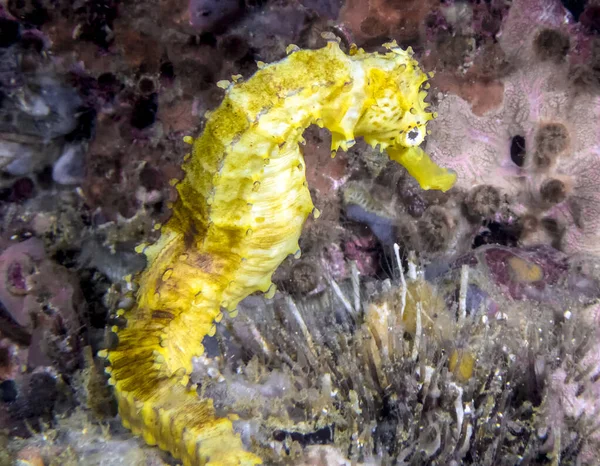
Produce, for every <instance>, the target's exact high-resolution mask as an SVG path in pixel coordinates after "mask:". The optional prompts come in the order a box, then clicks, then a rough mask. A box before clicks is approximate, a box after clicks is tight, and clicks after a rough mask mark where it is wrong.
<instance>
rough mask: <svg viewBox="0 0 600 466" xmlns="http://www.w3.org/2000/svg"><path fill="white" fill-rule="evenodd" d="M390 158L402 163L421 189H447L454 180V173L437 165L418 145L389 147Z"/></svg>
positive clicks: (444, 190) (452, 184)
mask: <svg viewBox="0 0 600 466" xmlns="http://www.w3.org/2000/svg"><path fill="white" fill-rule="evenodd" d="M387 153H388V155H389V157H390V159H391V160H394V161H396V162H398V163H399V164H400V165H402V166H403V167H404V168H406V170H408V173H410V175H411V176H412V177H413V178H414V179H415V180H417V181H418V183H419V185H420V186H421V188H423V189H426V190H428V189H437V190H440V191H443V192H446V191H448V190H449V189H450V188H451V187H452V186H454V183H455V182H456V173H453V172H451V171H450V170H448V169H446V168H442V167H440V166H439V165H437V164H436V163H435V162H434V161H433V160H431V158H429V156H428V155H427V154H426V153H425V151H423V149H421V148H420V147H389V148H388V149H387Z"/></svg>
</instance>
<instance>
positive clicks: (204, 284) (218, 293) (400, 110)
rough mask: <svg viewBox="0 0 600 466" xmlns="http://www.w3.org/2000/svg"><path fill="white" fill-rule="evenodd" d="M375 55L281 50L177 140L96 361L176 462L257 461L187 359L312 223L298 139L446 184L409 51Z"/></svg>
mask: <svg viewBox="0 0 600 466" xmlns="http://www.w3.org/2000/svg"><path fill="white" fill-rule="evenodd" d="M330 39H331V40H330ZM384 47H385V48H386V49H387V52H385V53H377V52H374V53H367V52H365V51H364V50H363V49H360V48H358V47H356V46H353V47H350V52H349V54H346V53H344V52H343V51H342V50H341V49H340V45H339V40H338V39H337V38H335V36H334V37H330V38H329V39H328V42H327V45H326V46H325V47H323V48H321V49H317V50H301V49H299V48H298V47H296V46H290V47H288V55H287V56H286V58H284V59H283V60H281V61H278V62H275V63H272V64H263V63H260V64H259V66H258V67H259V69H258V71H257V72H256V73H255V74H254V75H253V76H252V77H250V78H249V79H247V80H242V79H233V81H232V82H230V81H227V82H226V83H225V82H220V83H219V84H220V85H221V87H224V88H225V96H224V98H223V101H222V103H221V105H220V106H219V107H218V108H216V109H215V110H213V111H211V112H210V113H208V115H207V121H206V124H205V126H204V129H203V131H202V133H201V134H200V136H199V137H197V138H194V137H192V136H186V137H185V138H184V142H185V143H186V144H189V145H191V152H190V154H191V155H189V156H188V155H186V156H185V157H184V162H183V165H182V167H183V170H184V172H185V176H184V178H183V179H182V180H173V183H172V184H173V185H174V186H175V188H176V189H177V191H178V194H179V196H178V199H177V201H175V202H174V205H173V209H172V215H171V217H170V219H169V220H168V221H166V222H165V223H164V224H162V225H160V226H159V227H158V228H160V232H161V234H160V237H159V238H158V239H157V240H156V241H155V242H154V243H153V244H144V245H143V246H142V245H140V246H139V247H138V248H136V250H137V251H138V252H140V253H143V254H144V255H145V256H146V259H147V266H146V268H145V270H144V271H143V272H141V273H140V274H138V275H137V276H136V277H130V278H129V282H133V283H135V284H136V285H137V289H135V287H134V286H131V290H130V291H132V292H135V294H136V300H135V305H134V306H132V307H131V308H129V309H123V312H122V313H121V317H120V318H122V319H123V321H124V322H125V325H124V326H123V327H122V328H119V327H118V326H115V327H113V330H114V331H115V332H116V334H117V337H118V344H117V346H116V347H115V348H114V349H109V350H108V351H106V352H104V353H102V355H103V356H107V357H108V361H109V365H110V370H109V372H110V381H109V383H111V384H112V385H114V390H115V396H116V398H117V402H118V406H119V413H120V416H121V419H122V422H123V425H124V426H125V427H127V428H128V429H130V430H131V431H132V432H133V433H134V434H135V435H140V436H141V437H143V438H144V439H145V441H146V442H147V443H149V444H151V445H158V446H159V447H160V448H162V449H164V450H167V451H169V452H170V453H171V454H172V455H173V456H174V457H176V458H179V459H181V460H182V462H183V464H184V465H186V466H188V465H203V464H219V465H233V464H236V465H237V464H241V465H254V464H260V463H261V462H262V461H261V459H260V458H259V457H258V456H257V455H255V454H254V453H252V452H250V451H247V450H246V448H245V446H244V445H243V443H242V441H241V439H240V437H239V435H238V434H236V432H235V431H234V428H233V424H232V421H233V420H235V419H237V417H236V416H235V415H234V414H232V415H231V416H228V417H218V416H217V414H216V413H215V409H214V407H213V403H212V400H210V399H204V398H201V397H198V395H197V394H196V391H195V390H194V389H191V388H190V387H188V383H189V376H190V374H191V371H192V358H193V357H194V356H199V355H201V354H202V353H203V350H204V349H203V346H202V340H203V338H204V337H205V336H210V335H214V333H215V331H216V322H218V320H220V318H221V317H222V312H223V311H224V310H226V311H228V312H229V313H230V314H233V315H234V314H236V313H237V308H238V304H239V302H240V301H241V300H243V299H244V298H245V297H246V296H248V295H250V294H251V293H254V292H256V291H260V292H263V293H266V296H267V297H269V296H272V295H273V294H274V293H275V286H274V285H273V283H272V281H271V277H272V275H273V273H274V271H275V270H276V269H277V267H278V266H279V265H280V264H281V262H282V261H283V260H284V259H285V258H286V257H287V256H288V255H298V254H299V251H300V249H299V246H298V240H299V237H300V233H301V231H302V226H303V224H304V222H305V220H306V219H307V217H308V216H309V215H310V214H311V213H312V214H313V215H314V217H315V218H317V217H318V215H319V211H318V209H316V208H315V207H314V205H313V202H312V200H311V196H310V193H309V190H308V184H307V182H306V176H305V166H306V164H305V162H304V157H303V154H302V152H301V150H300V143H301V142H302V141H303V137H302V134H303V133H304V130H305V129H306V128H307V127H308V126H310V125H311V124H318V125H319V126H322V127H324V128H327V129H328V130H329V131H330V132H331V134H332V143H331V150H332V153H335V152H336V151H337V150H339V149H340V148H341V149H343V150H345V149H347V148H349V147H351V146H352V145H353V144H354V143H355V141H356V139H357V138H360V137H362V138H364V139H365V140H366V142H367V143H368V144H370V145H371V146H373V147H375V146H378V147H380V148H381V149H382V150H387V152H388V154H389V156H390V158H391V159H393V160H396V161H397V162H399V163H400V164H402V165H404V166H405V167H406V168H407V170H408V171H409V173H411V175H413V176H414V177H415V178H416V179H417V180H418V181H419V183H420V184H421V186H422V187H423V188H425V189H441V190H444V191H445V190H447V189H449V188H450V187H451V186H452V185H453V183H454V180H455V175H453V174H452V173H449V172H448V171H446V170H444V169H442V168H440V167H438V166H437V165H435V164H434V163H433V162H432V161H431V160H430V159H429V157H428V156H427V155H426V154H425V152H423V150H422V149H420V147H419V145H420V144H421V142H422V141H423V138H424V137H425V134H426V125H427V122H428V121H430V120H431V119H432V118H433V114H431V113H429V112H428V111H427V108H428V104H427V103H426V102H425V97H426V96H427V93H426V92H425V91H424V90H423V89H422V88H423V86H422V85H423V83H425V81H426V80H427V75H426V74H425V73H424V72H423V71H422V70H421V69H420V68H419V65H418V63H417V61H416V60H415V59H414V58H413V52H412V50H411V49H410V48H409V49H407V50H402V49H401V48H400V47H399V46H398V44H397V43H395V42H391V43H389V44H384ZM234 78H235V77H234Z"/></svg>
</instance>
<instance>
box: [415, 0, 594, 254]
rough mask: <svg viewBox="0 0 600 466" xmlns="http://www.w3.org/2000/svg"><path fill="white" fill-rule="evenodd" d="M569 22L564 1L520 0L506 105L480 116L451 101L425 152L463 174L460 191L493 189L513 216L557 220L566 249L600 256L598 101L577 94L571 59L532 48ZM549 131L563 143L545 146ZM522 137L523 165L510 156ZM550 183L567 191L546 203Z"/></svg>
mask: <svg viewBox="0 0 600 466" xmlns="http://www.w3.org/2000/svg"><path fill="white" fill-rule="evenodd" d="M525 4H526V6H525ZM567 18H568V16H566V10H564V8H563V7H562V6H561V5H560V2H558V1H550V2H549V1H542V0H537V1H534V2H524V1H522V0H519V1H516V2H514V4H513V6H512V8H511V11H510V13H509V15H508V16H507V18H506V20H505V22H504V25H503V29H502V32H501V36H500V44H501V46H502V48H503V49H504V51H505V52H506V54H507V56H509V57H510V59H511V62H512V64H513V65H516V66H517V67H518V68H517V69H518V71H514V72H512V73H511V74H509V75H508V76H507V77H506V78H504V99H503V103H502V105H501V107H500V108H499V109H497V110H494V111H489V112H487V113H485V114H484V115H482V116H478V115H475V114H474V112H473V110H472V108H471V107H470V105H469V104H468V103H467V102H466V101H465V100H463V99H462V98H460V97H458V96H453V95H448V96H445V97H444V98H443V99H442V100H441V102H440V103H439V105H438V109H437V111H438V113H439V117H438V119H437V120H435V121H434V122H432V124H431V131H432V135H431V136H430V138H429V141H428V144H427V151H428V152H429V153H431V155H432V158H433V159H434V160H435V161H436V162H437V163H439V164H440V165H442V166H446V167H448V168H451V169H453V170H455V171H456V172H457V174H458V182H457V187H458V188H459V189H463V190H469V189H471V188H473V187H474V186H477V185H481V184H491V185H493V186H496V187H497V188H499V189H500V190H501V192H502V193H503V194H504V195H506V196H507V197H508V199H509V200H512V201H513V205H514V206H515V207H514V209H515V213H518V214H519V215H523V214H528V215H532V216H535V217H536V218H537V217H539V218H542V217H544V218H545V219H547V220H551V221H553V222H555V223H556V224H557V225H559V229H561V230H562V234H561V238H560V241H559V243H560V247H561V249H563V250H564V251H565V252H592V253H600V191H599V190H598V189H597V186H598V184H599V183H600V127H599V126H598V124H597V122H598V121H599V119H600V96H598V95H587V94H584V93H582V92H580V91H578V90H577V89H576V88H574V87H573V86H572V85H571V83H570V81H569V64H568V61H567V60H565V61H563V62H559V63H557V62H555V61H552V60H543V58H540V57H539V54H538V56H536V55H535V51H534V47H533V45H532V43H533V41H534V40H535V37H536V34H538V33H539V31H540V29H541V28H543V27H556V28H559V27H563V28H564V29H565V32H563V33H564V34H567V33H570V31H571V32H572V30H573V28H572V27H571V26H569V25H568V21H567ZM531 24H539V25H540V26H539V27H536V28H531V27H530V26H531ZM565 24H567V26H564V25H565ZM524 63H527V65H524ZM548 128H550V129H551V130H555V129H556V128H559V129H560V130H561V131H564V132H565V133H566V134H565V135H564V137H563V142H564V144H563V146H560V147H556V148H555V147H551V148H550V149H547V147H546V146H545V145H544V144H546V143H547V140H544V139H543V138H542V136H540V135H543V134H544V131H546V130H547V129H548ZM516 136H520V137H522V138H524V140H525V162H524V163H523V164H517V163H515V161H514V160H513V159H511V149H513V152H514V149H515V147H514V140H513V138H515V137H516ZM511 145H512V147H511ZM548 150H549V151H550V153H546V152H548ZM544 151H546V152H544ZM513 156H514V153H513ZM519 165H521V166H519ZM550 180H557V181H555V183H556V184H557V185H560V186H562V188H563V189H564V191H565V192H564V196H559V198H557V199H552V201H551V202H548V201H547V199H544V192H543V190H542V187H543V186H544V183H545V182H548V181H550ZM536 241H537V238H536Z"/></svg>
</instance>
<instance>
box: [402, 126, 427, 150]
mask: <svg viewBox="0 0 600 466" xmlns="http://www.w3.org/2000/svg"><path fill="white" fill-rule="evenodd" d="M424 137H425V134H424V133H423V131H421V129H420V128H419V127H414V128H412V129H411V130H409V131H408V133H406V136H405V138H404V145H405V146H407V147H411V146H418V145H419V144H421V143H422V142H423V138H424Z"/></svg>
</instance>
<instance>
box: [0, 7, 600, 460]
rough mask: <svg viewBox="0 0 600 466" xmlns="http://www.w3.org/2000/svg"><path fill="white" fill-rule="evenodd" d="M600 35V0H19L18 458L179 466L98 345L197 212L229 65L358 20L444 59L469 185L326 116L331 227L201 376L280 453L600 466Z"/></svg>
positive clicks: (224, 407) (201, 364) (3, 234)
mask: <svg viewBox="0 0 600 466" xmlns="http://www.w3.org/2000/svg"><path fill="white" fill-rule="evenodd" d="M599 31H600V3H599V2H598V1H597V0H587V1H579V0H575V1H571V0H512V1H504V0H487V1H475V0H445V1H443V2H437V1H430V0H427V1H413V0H405V1H398V0H364V1H358V0H242V1H237V0H223V1H212V0H208V1H207V0H161V1H160V2H155V1H152V0H137V1H135V2H122V1H115V0H98V1H77V2H71V1H68V0H25V1H21V0H6V1H4V2H0V114H1V115H0V272H2V273H0V275H2V277H4V278H3V279H2V280H0V282H1V283H0V320H1V324H0V465H5V464H6V465H9V464H20V465H23V464H30V465H31V464H35V465H53V464H73V465H75V464H91V465H94V464H103V465H107V464H110V465H120V464H138V463H140V464H142V463H143V464H157V465H163V464H175V463H177V462H176V460H174V459H173V457H172V456H170V455H169V454H168V453H165V452H161V451H160V450H159V449H157V448H152V447H148V446H146V445H145V444H144V442H143V441H140V440H139V439H136V438H135V436H134V435H132V434H131V432H130V431H128V430H126V429H124V428H123V427H122V425H121V417H120V416H119V415H118V414H117V399H116V397H115V396H114V388H113V387H112V386H111V385H109V383H108V380H109V375H107V374H105V373H104V370H105V366H106V361H105V360H104V359H102V358H98V357H96V354H97V352H98V351H99V350H111V349H114V348H118V345H119V344H120V342H119V338H118V337H117V336H116V334H115V333H114V332H113V330H117V329H122V328H124V327H126V326H127V325H129V324H130V322H128V321H127V320H126V319H125V318H124V315H123V312H122V311H119V312H117V310H119V309H124V310H130V309H135V307H136V304H135V299H134V293H135V292H136V289H137V288H136V287H137V285H136V282H135V280H134V281H131V280H130V277H133V276H135V275H136V274H137V273H139V272H140V271H141V270H143V269H144V267H145V266H146V257H145V256H144V255H143V254H138V253H136V252H135V250H134V248H135V247H136V245H138V244H140V243H148V244H152V243H154V242H156V241H157V239H158V238H159V236H160V234H161V227H160V226H161V225H165V224H166V223H167V222H168V221H169V218H172V215H171V212H172V211H173V209H175V212H177V211H178V210H177V206H178V205H180V202H181V201H177V199H178V197H179V196H178V192H177V189H176V185H177V186H178V187H179V188H180V189H181V188H182V186H183V185H181V183H180V182H178V180H181V179H182V178H183V175H184V173H183V171H182V169H181V166H182V162H183V161H184V157H185V154H186V153H187V152H188V151H189V147H187V146H186V144H185V143H184V142H183V137H184V136H188V135H197V134H200V133H201V132H202V131H206V128H207V127H208V126H210V125H209V124H207V122H209V121H210V119H211V113H210V112H211V111H214V110H215V109H216V108H217V106H218V105H219V104H220V103H221V102H222V101H223V99H224V98H226V97H225V96H226V95H228V93H229V92H230V91H228V90H227V89H225V87H226V86H225V83H223V82H222V83H220V84H219V85H217V83H219V81H223V80H233V81H238V82H239V83H238V84H235V85H234V87H237V86H239V85H240V84H241V83H246V84H247V83H249V82H250V81H251V79H250V78H251V76H253V75H254V74H255V73H256V72H257V70H258V69H259V67H262V66H263V64H262V63H261V62H267V63H270V62H276V61H278V60H281V59H284V58H285V57H286V55H287V54H286V49H287V47H288V46H289V44H297V45H298V47H299V48H300V49H311V50H314V49H320V48H322V47H323V46H325V45H326V43H327V40H326V39H324V38H323V36H322V34H323V33H329V34H331V33H333V34H334V35H335V36H337V37H338V38H339V39H340V41H339V47H340V49H341V50H342V51H343V52H345V53H346V54H353V53H355V52H356V49H355V48H354V46H353V45H352V44H357V45H358V47H362V48H364V49H365V50H366V51H367V52H376V51H377V52H381V49H380V48H379V47H380V45H381V44H383V43H385V42H391V41H392V40H396V41H397V42H398V43H399V45H400V47H401V48H402V49H406V48H408V47H409V46H411V47H412V50H413V52H414V55H413V58H414V59H416V60H417V61H418V62H419V63H420V64H421V67H422V68H423V69H425V70H428V71H429V70H431V71H435V75H434V76H428V77H429V78H430V79H428V82H427V83H426V84H424V86H423V90H426V91H427V93H428V97H427V98H426V99H425V102H424V105H428V106H429V107H428V108H427V112H434V111H435V112H436V113H437V118H436V119H434V120H433V121H431V122H430V123H429V124H428V127H427V129H428V133H430V134H428V135H427V137H426V138H425V141H426V142H425V143H424V144H423V145H422V146H421V147H422V148H423V149H424V150H425V151H426V152H427V153H428V154H430V155H431V156H432V158H433V159H434V161H436V162H437V163H438V164H439V165H441V166H448V167H451V168H452V170H453V171H454V172H455V173H456V175H457V183H456V186H455V187H453V188H452V189H450V190H448V191H446V192H444V193H442V192H436V191H432V190H430V191H426V190H423V189H421V186H420V184H419V182H423V179H419V181H417V180H415V179H414V178H413V177H411V176H410V175H411V174H416V175H417V176H418V175H419V173H418V172H415V170H412V171H411V170H406V169H405V168H404V167H402V166H401V165H399V164H398V163H396V162H393V161H390V160H389V158H388V157H387V155H386V154H385V153H383V152H381V151H380V150H379V148H373V147H371V146H370V145H369V144H368V143H367V142H365V141H362V140H360V139H357V141H355V144H354V145H353V146H352V147H346V148H343V147H341V148H340V150H339V151H338V155H337V156H336V157H335V158H331V147H332V144H333V145H334V146H335V145H336V144H338V143H339V138H337V137H333V138H332V135H331V134H330V133H329V132H328V131H327V130H326V129H325V128H319V127H318V126H317V125H313V126H311V127H309V128H307V129H306V131H305V132H304V134H303V140H304V142H303V144H304V145H303V147H302V152H303V155H304V159H305V163H303V165H305V167H304V170H305V175H306V181H307V184H308V192H309V193H310V197H311V198H312V201H313V202H314V206H315V207H316V209H317V211H318V212H319V213H320V215H319V218H312V217H311V218H308V219H307V221H306V223H305V225H304V229H303V233H302V235H301V236H300V238H299V241H298V249H300V250H301V251H302V254H301V257H300V258H293V257H289V258H287V259H285V260H284V261H283V263H282V264H281V266H280V267H279V268H278V269H277V270H276V272H275V273H274V274H273V276H272V281H273V283H274V284H275V285H277V289H278V290H279V291H277V292H276V293H275V294H274V296H273V298H271V299H266V298H265V297H263V296H262V295H251V296H249V297H248V298H246V299H245V300H244V301H242V302H241V303H240V305H239V306H238V316H237V317H236V318H235V319H232V318H231V317H230V316H229V315H228V313H224V312H223V313H222V315H219V317H220V318H221V320H220V322H218V323H216V324H215V325H214V326H210V328H209V329H208V334H206V335H204V333H201V334H195V335H193V336H191V337H190V340H189V341H190V342H192V343H191V344H192V345H196V346H199V345H202V347H203V348H204V354H203V355H202V356H199V357H197V358H193V360H192V366H191V374H190V386H189V387H188V388H190V389H191V390H194V389H195V390H196V391H197V394H195V393H194V394H193V396H194V397H196V398H197V400H200V401H199V402H200V403H204V402H205V401H206V400H208V399H211V400H213V405H212V407H211V409H213V410H214V416H216V417H218V418H223V417H225V418H227V420H228V422H229V421H230V422H231V423H232V424H231V425H232V426H233V430H234V435H238V434H239V438H240V439H241V442H242V444H243V446H244V448H245V449H247V450H248V451H250V452H252V453H253V454H257V455H259V456H261V458H263V460H264V462H265V463H267V464H297V465H307V464H323V465H325V464H367V465H379V464H404V465H411V464H414V465H439V464H445V465H451V466H458V465H461V464H464V465H505V464H506V465H511V466H512V465H514V464H531V465H534V464H535V465H542V464H544V465H559V464H561V465H563V464H564V465H570V464H573V465H575V464H576V465H582V466H595V465H596V464H597V463H598V457H600V436H599V434H598V432H600V429H599V425H598V416H599V413H600V405H599V403H598V400H599V399H600V385H599V384H600V379H599V367H600V365H599V363H598V361H599V360H600V357H599V356H598V355H599V349H598V343H597V342H598V340H599V338H600V333H599V332H600V330H599V329H600V320H599V316H600V313H599V311H598V309H599V308H598V302H599V300H600V299H599V298H600V292H599V283H600V260H599V259H598V253H599V249H600V247H599V244H600V242H599V241H600V236H599V233H598V232H599V231H600V229H599V228H598V225H597V219H598V214H599V212H598V207H597V206H598V205H600V204H599V201H600V199H598V189H596V185H597V184H598V182H597V181H598V170H599V169H600V165H599V164H598V161H599V160H600V149H599V147H600V146H599V144H600V142H599V141H600V138H599V136H600V134H599V133H598V125H597V122H598V120H599V117H600V115H599V114H598V112H599V111H600V100H599V96H600V39H599V37H598V32H599ZM326 37H329V38H331V36H330V35H327V34H326ZM292 56H293V55H292ZM232 76H233V78H232ZM300 78H301V76H300V74H299V73H297V74H296V75H294V76H293V79H300ZM213 115H214V114H213ZM292 117H299V115H291V116H290V118H292ZM423 136H424V134H423ZM342 142H343V141H342ZM348 145H350V144H348ZM344 149H346V150H344ZM392 152H393V151H392ZM396 155H398V154H396ZM429 168H432V167H431V166H430V167H429ZM409 172H410V173H409ZM183 197H185V196H183ZM237 210H238V211H242V210H243V206H242V207H241V208H240V209H237ZM317 211H315V213H316V212H317ZM188 217H189V216H186V215H184V216H183V218H188ZM189 218H191V217H189ZM253 232H254V233H255V232H256V229H255V228H253ZM159 244H161V243H159ZM138 251H139V249H138ZM293 252H295V251H293ZM194 273H197V268H192V269H190V274H191V275H193V274H194ZM191 275H190V276H191ZM2 277H0V278H2ZM124 277H126V278H125V279H124ZM157 282H158V280H157ZM167 282H168V280H167ZM163 294H164V293H163ZM165 315H166V314H162V316H163V317H164V316H165ZM211 335H212V336H211ZM187 342H188V340H178V341H177V343H178V344H180V345H184V346H186V345H187ZM121 343H122V342H121ZM140 351H142V349H141V346H138V347H136V348H135V350H134V351H133V352H134V353H135V354H138V353H139V352H140ZM132 357H133V355H132ZM109 370H110V369H109ZM176 375H177V374H176ZM177 376H178V375H177ZM191 384H197V386H192V385H191ZM196 398H195V399H196ZM138 407H139V406H138ZM147 418H148V417H146V419H147ZM186 435H189V434H186ZM236 442H237V439H236Z"/></svg>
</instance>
